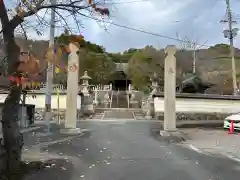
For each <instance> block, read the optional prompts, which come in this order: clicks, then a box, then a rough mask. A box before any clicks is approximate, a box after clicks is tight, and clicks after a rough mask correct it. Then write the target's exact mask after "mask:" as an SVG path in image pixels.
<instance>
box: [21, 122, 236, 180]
mask: <svg viewBox="0 0 240 180" xmlns="http://www.w3.org/2000/svg"><path fill="white" fill-rule="evenodd" d="M158 124H159V123H156V122H138V123H136V122H134V123H133V122H130V121H118V122H96V121H95V122H81V124H80V125H81V127H82V128H86V129H90V130H91V131H90V132H89V133H86V134H85V135H83V136H81V137H75V138H69V139H65V140H63V141H62V142H59V143H52V145H49V146H48V147H43V148H41V149H39V146H38V147H34V148H31V147H30V146H31V145H30V144H31V143H29V149H28V151H25V152H24V158H25V159H34V158H35V159H38V158H40V159H42V160H43V159H44V160H45V161H49V162H51V163H52V165H51V166H49V167H47V168H46V169H44V170H41V171H39V172H35V173H33V174H31V175H29V176H28V177H26V178H25V179H26V180H46V179H49V180H66V179H67V180H81V179H84V180H237V179H239V176H240V164H239V163H238V162H235V161H233V160H231V159H229V158H226V157H224V156H220V155H208V154H207V155H205V154H202V153H198V152H195V151H193V150H191V149H188V148H184V147H182V146H179V145H177V144H169V143H167V142H166V141H164V140H163V139H161V138H160V137H159V136H157V134H156V133H154V131H152V130H153V128H156V127H158ZM61 138H62V137H61Z"/></svg>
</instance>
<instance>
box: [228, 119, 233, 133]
mask: <svg viewBox="0 0 240 180" xmlns="http://www.w3.org/2000/svg"><path fill="white" fill-rule="evenodd" d="M228 134H235V132H234V123H233V121H231V124H230V126H229V131H228Z"/></svg>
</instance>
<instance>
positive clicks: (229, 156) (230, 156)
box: [224, 154, 240, 163]
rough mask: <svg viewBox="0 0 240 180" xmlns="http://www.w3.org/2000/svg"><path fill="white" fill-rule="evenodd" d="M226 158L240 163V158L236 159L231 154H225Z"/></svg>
mask: <svg viewBox="0 0 240 180" xmlns="http://www.w3.org/2000/svg"><path fill="white" fill-rule="evenodd" d="M224 156H227V157H228V158H229V159H231V160H233V161H237V162H239V163H240V159H239V158H236V157H234V156H232V155H229V154H224Z"/></svg>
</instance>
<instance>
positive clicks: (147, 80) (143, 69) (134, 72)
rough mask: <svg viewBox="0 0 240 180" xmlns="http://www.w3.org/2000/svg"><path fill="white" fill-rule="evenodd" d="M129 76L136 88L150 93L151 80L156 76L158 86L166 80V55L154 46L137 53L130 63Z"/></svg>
mask: <svg viewBox="0 0 240 180" xmlns="http://www.w3.org/2000/svg"><path fill="white" fill-rule="evenodd" d="M128 66H129V68H128V76H129V78H130V79H131V80H132V84H133V86H134V87H135V88H137V89H140V90H143V91H149V87H150V86H151V79H152V78H153V75H154V74H155V77H154V78H156V77H157V79H158V84H159V85H162V83H163V79H164V53H163V52H161V51H158V50H156V49H155V48H153V47H152V46H146V47H145V48H144V49H142V50H140V51H136V52H135V53H134V54H133V55H132V57H131V59H130V60H129V62H128Z"/></svg>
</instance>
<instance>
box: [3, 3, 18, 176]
mask: <svg viewBox="0 0 240 180" xmlns="http://www.w3.org/2000/svg"><path fill="white" fill-rule="evenodd" d="M0 21H1V24H2V28H3V39H4V45H5V53H6V55H7V61H8V75H13V76H19V75H20V74H19V73H18V72H17V67H18V64H19V57H20V48H19V47H18V46H17V44H16V42H15V38H14V29H15V28H16V27H17V26H18V25H19V24H20V23H21V22H22V19H21V18H20V17H16V18H14V19H13V20H11V21H9V19H8V16H7V11H6V7H5V5H4V2H3V0H0ZM20 96H21V86H17V85H16V83H15V82H11V83H10V89H9V94H8V96H7V98H6V99H5V102H4V107H3V110H2V132H3V143H4V148H5V150H6V152H7V155H6V158H5V159H6V162H5V164H6V172H7V176H8V179H9V180H17V179H20V178H19V177H17V174H18V172H19V171H20V168H21V149H22V146H23V138H22V135H21V133H20V128H19V125H18V114H19V101H20Z"/></svg>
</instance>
